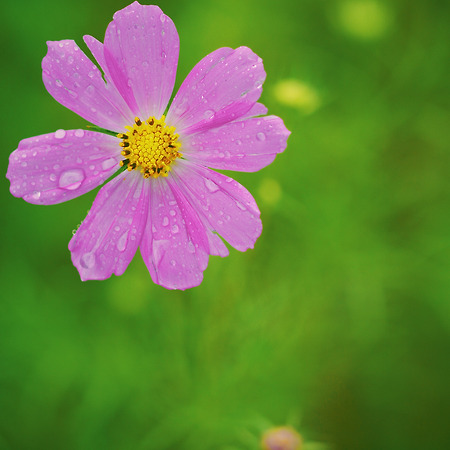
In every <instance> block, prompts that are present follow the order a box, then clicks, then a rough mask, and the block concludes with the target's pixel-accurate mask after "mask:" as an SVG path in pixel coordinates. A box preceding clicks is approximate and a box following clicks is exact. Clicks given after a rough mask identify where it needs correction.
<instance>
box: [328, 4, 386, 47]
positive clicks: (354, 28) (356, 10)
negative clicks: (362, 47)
mask: <svg viewBox="0 0 450 450" xmlns="http://www.w3.org/2000/svg"><path fill="white" fill-rule="evenodd" d="M337 19H338V23H339V26H340V27H341V29H342V30H343V31H345V32H346V33H347V34H350V35H352V36H354V37H357V38H360V39H364V40H371V39H377V38H379V37H381V36H383V35H384V34H385V33H386V31H387V30H388V29H389V27H390V25H391V19H392V14H391V11H390V10H389V9H388V7H387V6H386V5H384V4H383V3H380V2H378V1H374V0H348V1H345V2H343V3H341V5H340V7H339V10H338V15H337Z"/></svg>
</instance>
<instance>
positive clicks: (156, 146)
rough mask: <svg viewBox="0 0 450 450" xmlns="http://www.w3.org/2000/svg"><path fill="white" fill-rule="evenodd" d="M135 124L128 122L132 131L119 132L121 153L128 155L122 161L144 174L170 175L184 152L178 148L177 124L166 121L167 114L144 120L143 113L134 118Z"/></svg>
mask: <svg viewBox="0 0 450 450" xmlns="http://www.w3.org/2000/svg"><path fill="white" fill-rule="evenodd" d="M134 122H135V123H134V124H133V126H132V127H130V126H126V127H125V128H126V129H127V130H128V133H119V134H118V135H117V137H118V138H119V139H122V142H121V143H120V144H119V145H120V146H121V147H122V148H123V150H122V152H121V154H122V155H123V156H125V157H126V159H124V160H123V161H121V163H120V165H121V166H125V165H128V167H127V169H128V170H130V171H131V170H134V169H139V170H140V171H141V173H142V174H143V176H144V178H149V177H153V178H158V177H159V176H160V175H161V176H163V177H166V176H167V175H168V174H169V171H170V169H171V167H170V166H171V164H172V162H173V161H175V159H177V158H180V157H181V156H183V155H182V154H181V153H180V152H179V151H178V150H179V149H180V147H181V143H180V142H178V138H179V136H178V134H176V133H175V127H169V126H168V125H166V124H165V116H162V117H161V119H156V118H155V117H150V118H149V119H148V120H146V121H145V122H141V120H140V119H139V117H136V118H135V119H134Z"/></svg>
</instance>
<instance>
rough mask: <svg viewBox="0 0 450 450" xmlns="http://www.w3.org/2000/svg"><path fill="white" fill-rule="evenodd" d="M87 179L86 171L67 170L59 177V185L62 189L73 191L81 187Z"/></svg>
mask: <svg viewBox="0 0 450 450" xmlns="http://www.w3.org/2000/svg"><path fill="white" fill-rule="evenodd" d="M85 178H86V177H85V175H84V171H83V170H81V169H72V170H66V171H64V172H63V173H62V174H61V176H60V177H59V182H58V185H59V187H60V188H62V189H68V190H69V191H73V190H75V189H78V188H79V187H80V186H81V183H82V182H83V180H84V179H85Z"/></svg>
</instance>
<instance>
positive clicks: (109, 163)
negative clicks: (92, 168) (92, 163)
mask: <svg viewBox="0 0 450 450" xmlns="http://www.w3.org/2000/svg"><path fill="white" fill-rule="evenodd" d="M116 164H117V163H116V160H115V159H114V158H108V159H105V160H104V161H103V162H102V169H103V170H109V169H111V167H114V166H115V165H116Z"/></svg>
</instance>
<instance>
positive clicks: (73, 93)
mask: <svg viewBox="0 0 450 450" xmlns="http://www.w3.org/2000/svg"><path fill="white" fill-rule="evenodd" d="M67 92H68V94H69V95H70V96H71V97H72V98H77V97H78V94H77V93H76V92H75V91H72V90H70V89H67Z"/></svg>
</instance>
